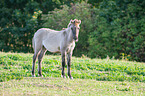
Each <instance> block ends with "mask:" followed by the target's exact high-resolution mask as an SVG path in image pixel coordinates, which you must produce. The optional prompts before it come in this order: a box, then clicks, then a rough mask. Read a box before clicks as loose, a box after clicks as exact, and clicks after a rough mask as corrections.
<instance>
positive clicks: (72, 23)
mask: <svg viewBox="0 0 145 96" xmlns="http://www.w3.org/2000/svg"><path fill="white" fill-rule="evenodd" d="M80 24H81V20H77V19H74V20H72V19H71V20H70V23H69V25H68V27H71V30H72V33H73V39H74V40H75V41H76V42H77V41H78V35H79V29H80V27H79V25H80Z"/></svg>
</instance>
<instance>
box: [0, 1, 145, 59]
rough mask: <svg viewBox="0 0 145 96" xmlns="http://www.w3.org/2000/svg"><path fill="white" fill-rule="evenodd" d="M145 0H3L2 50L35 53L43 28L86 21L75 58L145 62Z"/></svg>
mask: <svg viewBox="0 0 145 96" xmlns="http://www.w3.org/2000/svg"><path fill="white" fill-rule="evenodd" d="M144 5H145V1H144V0H87V1H86V0H1V4H0V51H11V52H33V50H32V46H31V43H32V42H31V41H32V37H33V35H34V33H35V32H36V31H37V30H38V29H39V28H41V27H49V28H52V29H56V30H61V29H62V28H63V27H66V26H67V24H68V22H69V20H70V19H74V18H77V19H80V20H82V24H81V29H80V35H79V42H78V43H77V46H76V48H75V50H74V55H75V56H82V54H84V55H87V56H89V57H91V58H96V57H97V58H106V57H107V55H108V56H109V57H111V58H112V57H113V58H125V59H126V60H136V61H145V38H144V37H145V6H144Z"/></svg>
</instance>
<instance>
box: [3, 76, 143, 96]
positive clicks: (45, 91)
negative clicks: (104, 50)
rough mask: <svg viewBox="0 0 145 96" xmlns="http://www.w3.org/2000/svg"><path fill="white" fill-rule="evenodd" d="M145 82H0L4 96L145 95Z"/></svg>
mask: <svg viewBox="0 0 145 96" xmlns="http://www.w3.org/2000/svg"><path fill="white" fill-rule="evenodd" d="M144 91H145V83H141V82H118V81H96V80H91V79H74V80H70V79H63V78H58V77H57V78H53V77H52V78H48V77H47V78H44V77H43V78H40V77H35V78H32V77H31V78H30V77H26V78H23V79H22V80H15V79H14V80H10V81H7V82H1V83H0V95H3V96H11V95H13V96H17V95H18V96H20V95H21V96H22V95H23V96H27V95H30V96H33V95H34V96H36V95H41V96H48V95H50V96H66V95H67V96H70V95H77V96H84V95H85V96H93V95H94V96H144V95H145V93H144Z"/></svg>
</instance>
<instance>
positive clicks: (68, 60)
mask: <svg viewBox="0 0 145 96" xmlns="http://www.w3.org/2000/svg"><path fill="white" fill-rule="evenodd" d="M71 57H72V52H70V53H68V54H67V70H68V76H69V78H70V79H73V77H72V76H71V71H70V66H71Z"/></svg>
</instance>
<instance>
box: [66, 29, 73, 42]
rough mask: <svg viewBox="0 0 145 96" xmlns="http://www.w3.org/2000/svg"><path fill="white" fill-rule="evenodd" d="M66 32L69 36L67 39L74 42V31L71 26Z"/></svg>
mask: <svg viewBox="0 0 145 96" xmlns="http://www.w3.org/2000/svg"><path fill="white" fill-rule="evenodd" d="M66 34H67V37H66V38H67V40H68V41H69V42H73V34H72V31H71V28H70V27H69V28H67V29H66Z"/></svg>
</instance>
